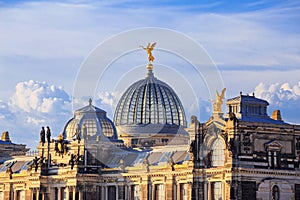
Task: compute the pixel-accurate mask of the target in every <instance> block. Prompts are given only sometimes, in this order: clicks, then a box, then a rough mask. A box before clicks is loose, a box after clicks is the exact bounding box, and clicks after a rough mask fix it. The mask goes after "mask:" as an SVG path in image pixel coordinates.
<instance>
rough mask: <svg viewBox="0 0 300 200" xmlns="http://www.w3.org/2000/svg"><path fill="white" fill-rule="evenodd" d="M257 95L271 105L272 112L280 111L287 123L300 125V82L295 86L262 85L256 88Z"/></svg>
mask: <svg viewBox="0 0 300 200" xmlns="http://www.w3.org/2000/svg"><path fill="white" fill-rule="evenodd" d="M255 94H256V96H257V97H259V98H262V99H265V100H267V101H268V102H269V103H270V106H269V107H270V109H271V111H272V110H275V109H280V110H281V113H282V114H283V115H284V118H285V119H286V121H290V122H293V123H300V121H299V112H300V81H299V82H298V83H297V84H295V85H291V84H290V83H274V84H265V83H260V84H258V85H257V86H256V88H255Z"/></svg>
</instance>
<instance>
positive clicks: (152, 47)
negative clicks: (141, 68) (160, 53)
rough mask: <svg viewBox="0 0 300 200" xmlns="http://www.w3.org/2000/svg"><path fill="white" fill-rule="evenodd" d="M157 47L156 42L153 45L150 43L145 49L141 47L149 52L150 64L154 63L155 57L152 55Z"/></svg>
mask: <svg viewBox="0 0 300 200" xmlns="http://www.w3.org/2000/svg"><path fill="white" fill-rule="evenodd" d="M155 45H156V42H154V43H152V44H150V43H148V45H147V47H144V46H142V45H141V46H140V47H141V48H143V49H144V50H145V51H146V52H147V54H148V60H149V63H151V62H153V61H154V57H153V55H152V50H153V49H154V47H155Z"/></svg>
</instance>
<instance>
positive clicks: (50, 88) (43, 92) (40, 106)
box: [9, 80, 70, 113]
mask: <svg viewBox="0 0 300 200" xmlns="http://www.w3.org/2000/svg"><path fill="white" fill-rule="evenodd" d="M69 103H70V97H69V95H68V94H67V93H66V92H65V91H64V90H63V89H62V87H56V86H54V85H48V84H47V83H46V82H38V81H33V80H30V81H25V82H20V83H18V84H17V86H16V92H15V94H14V95H13V97H12V98H11V100H10V103H9V105H10V107H11V108H12V109H13V110H22V111H25V112H40V113H55V112H57V111H60V112H61V109H62V110H65V109H66V108H65V105H66V104H69ZM59 109H60V110H59Z"/></svg>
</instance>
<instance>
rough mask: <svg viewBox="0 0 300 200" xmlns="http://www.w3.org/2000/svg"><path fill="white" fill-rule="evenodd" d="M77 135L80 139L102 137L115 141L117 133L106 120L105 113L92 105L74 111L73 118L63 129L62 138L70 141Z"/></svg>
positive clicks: (112, 125)
mask: <svg viewBox="0 0 300 200" xmlns="http://www.w3.org/2000/svg"><path fill="white" fill-rule="evenodd" d="M77 133H79V134H80V136H81V138H84V139H87V138H96V137H97V136H101V135H104V136H106V137H108V138H109V139H117V137H118V136H117V131H116V128H115V126H114V124H113V122H112V121H111V120H110V119H109V118H107V116H106V112H105V111H104V110H101V109H100V108H97V107H95V106H93V105H92V100H91V99H90V100H89V105H88V106H85V107H83V108H81V109H79V110H76V111H75V113H74V117H73V118H72V119H70V120H69V122H68V123H67V124H66V126H65V128H64V132H63V135H64V138H66V139H72V138H74V137H75V135H76V134H77Z"/></svg>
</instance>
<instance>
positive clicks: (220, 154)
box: [212, 138, 225, 167]
mask: <svg viewBox="0 0 300 200" xmlns="http://www.w3.org/2000/svg"><path fill="white" fill-rule="evenodd" d="M224 149H225V147H224V143H223V141H222V139H220V138H218V139H217V140H216V141H215V142H214V143H213V145H212V166H214V167H216V166H224V162H225V155H224V154H225V152H224Z"/></svg>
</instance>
